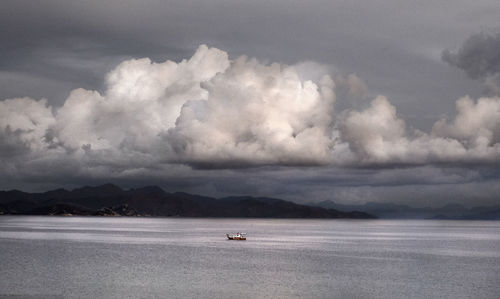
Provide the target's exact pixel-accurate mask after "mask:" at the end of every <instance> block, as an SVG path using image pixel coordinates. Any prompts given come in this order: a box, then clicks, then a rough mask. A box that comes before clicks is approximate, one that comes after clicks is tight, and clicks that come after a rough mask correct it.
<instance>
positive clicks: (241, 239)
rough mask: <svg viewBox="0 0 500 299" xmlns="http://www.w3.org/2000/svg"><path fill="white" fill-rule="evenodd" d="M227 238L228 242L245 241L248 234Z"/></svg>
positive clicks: (230, 235) (229, 235) (228, 236)
mask: <svg viewBox="0 0 500 299" xmlns="http://www.w3.org/2000/svg"><path fill="white" fill-rule="evenodd" d="M226 237H227V239H228V240H239V241H245V240H246V239H247V234H245V233H236V234H226Z"/></svg>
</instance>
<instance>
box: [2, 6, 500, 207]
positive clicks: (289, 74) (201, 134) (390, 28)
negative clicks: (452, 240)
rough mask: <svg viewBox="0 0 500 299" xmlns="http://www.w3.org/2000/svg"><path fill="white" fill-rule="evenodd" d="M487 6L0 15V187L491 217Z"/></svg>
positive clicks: (490, 9)
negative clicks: (261, 199) (144, 191)
mask: <svg viewBox="0 0 500 299" xmlns="http://www.w3.org/2000/svg"><path fill="white" fill-rule="evenodd" d="M499 15H500V3H499V2H498V1H494V0H492V1H474V2H471V1H461V0H460V1H399V0H398V1H395V0H394V1H392V0H386V1H376V0H374V1H283V0H277V1H225V0H208V1H201V0H194V1H192V0H186V1H160V0H143V1H131V0H110V1H93V0H92V1H63V0H45V1H24V0H15V1H11V0H4V1H2V2H1V3H0V40H1V43H0V189H3V190H7V189H21V190H26V191H45V190H49V189H51V188H60V187H64V188H73V187H78V186H81V185H97V184H102V183H107V182H112V183H116V184H118V185H120V186H122V187H124V188H129V187H138V186H145V185H158V186H161V187H163V188H164V189H165V190H167V191H185V192H192V193H199V194H203V195H211V196H225V195H253V196H271V197H280V198H284V199H289V200H294V201H296V202H306V203H307V202H314V201H320V200H326V199H330V200H333V201H335V202H338V203H344V204H361V203H365V202H397V203H401V204H408V205H412V206H442V205H445V204H449V203H456V204H462V205H465V206H479V205H494V204H500V198H499V196H498V194H500V171H499V170H498V169H499V165H500V163H499V162H500V98H499V96H500V22H499V21H498V16H499Z"/></svg>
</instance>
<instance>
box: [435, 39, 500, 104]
mask: <svg viewBox="0 0 500 299" xmlns="http://www.w3.org/2000/svg"><path fill="white" fill-rule="evenodd" d="M499 49H500V33H496V34H488V33H485V32H481V33H477V34H473V35H471V36H470V37H469V38H467V39H466V40H465V41H464V43H463V44H462V46H461V47H460V48H459V49H458V50H456V51H451V50H449V49H447V50H444V51H443V52H442V59H443V61H445V62H447V63H448V64H450V65H452V66H455V67H458V68H459V69H461V70H463V71H464V72H465V73H466V74H467V75H468V76H469V77H470V78H472V79H482V80H483V81H484V84H485V87H486V89H487V91H488V92H489V93H492V94H496V95H500V51H499Z"/></svg>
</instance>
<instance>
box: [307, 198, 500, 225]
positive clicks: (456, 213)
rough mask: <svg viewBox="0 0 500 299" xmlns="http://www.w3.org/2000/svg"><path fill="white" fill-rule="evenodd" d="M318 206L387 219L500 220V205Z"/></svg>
mask: <svg viewBox="0 0 500 299" xmlns="http://www.w3.org/2000/svg"><path fill="white" fill-rule="evenodd" d="M315 205H316V206H318V207H323V208H327V209H335V210H339V211H353V210H355V211H362V212H366V213H369V214H372V215H375V216H377V217H378V218H386V219H457V220H459V219H463V220H500V206H498V205H496V206H479V207H473V208H466V207H464V206H462V205H459V204H447V205H444V206H442V207H437V208H434V207H422V208H414V207H410V206H407V205H402V204H395V203H378V202H368V203H365V204H361V205H345V204H339V203H335V202H334V201H332V200H325V201H320V202H317V203H316V204H315Z"/></svg>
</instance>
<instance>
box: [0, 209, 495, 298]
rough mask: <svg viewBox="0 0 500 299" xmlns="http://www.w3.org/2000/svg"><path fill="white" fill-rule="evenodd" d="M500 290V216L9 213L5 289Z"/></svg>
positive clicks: (249, 294) (203, 292)
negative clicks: (233, 235)
mask: <svg viewBox="0 0 500 299" xmlns="http://www.w3.org/2000/svg"><path fill="white" fill-rule="evenodd" d="M236 231H243V232H247V233H248V240H247V241H227V240H225V233H226V232H236ZM499 294H500V221H499V222H488V221H431V220H423V221H401V220H398V221H383V220H369V221H364V220H363V221H356V220H350V221H349V220H262V219H180V218H175V219H172V218H103V217H96V218H94V217H27V216H26V217H24V216H19V217H18V216H1V217H0V297H1V295H4V296H5V295H27V296H29V295H35V296H47V297H50V296H62V297H64V298H100V297H105V298H154V297H161V298H181V297H182V298H192V297H206V298H290V297H301V298H499V296H500V295H499Z"/></svg>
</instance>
